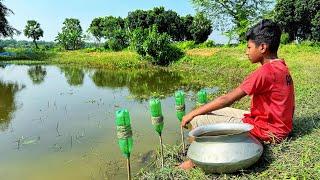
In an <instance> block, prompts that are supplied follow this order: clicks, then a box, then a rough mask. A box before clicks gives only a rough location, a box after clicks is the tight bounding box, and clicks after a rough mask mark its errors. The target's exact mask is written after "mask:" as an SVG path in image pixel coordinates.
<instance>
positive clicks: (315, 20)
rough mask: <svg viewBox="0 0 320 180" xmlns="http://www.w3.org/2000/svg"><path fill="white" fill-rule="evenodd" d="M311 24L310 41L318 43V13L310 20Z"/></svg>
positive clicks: (319, 26) (319, 13)
mask: <svg viewBox="0 0 320 180" xmlns="http://www.w3.org/2000/svg"><path fill="white" fill-rule="evenodd" d="M311 24H312V28H311V33H312V39H313V40H315V41H319V42H320V11H319V12H318V13H317V14H316V16H315V17H314V18H313V19H312V21H311Z"/></svg>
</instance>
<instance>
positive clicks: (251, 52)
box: [246, 39, 265, 63]
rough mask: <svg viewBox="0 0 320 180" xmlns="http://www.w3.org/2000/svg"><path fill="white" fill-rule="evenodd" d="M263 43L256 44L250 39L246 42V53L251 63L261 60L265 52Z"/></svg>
mask: <svg viewBox="0 0 320 180" xmlns="http://www.w3.org/2000/svg"><path fill="white" fill-rule="evenodd" d="M264 46H265V44H261V45H259V46H256V44H255V43H254V41H252V40H250V39H249V41H248V43H247V51H246V55H247V56H248V58H249V60H250V61H251V63H257V62H261V61H262V60H263V54H264V53H265V47H264Z"/></svg>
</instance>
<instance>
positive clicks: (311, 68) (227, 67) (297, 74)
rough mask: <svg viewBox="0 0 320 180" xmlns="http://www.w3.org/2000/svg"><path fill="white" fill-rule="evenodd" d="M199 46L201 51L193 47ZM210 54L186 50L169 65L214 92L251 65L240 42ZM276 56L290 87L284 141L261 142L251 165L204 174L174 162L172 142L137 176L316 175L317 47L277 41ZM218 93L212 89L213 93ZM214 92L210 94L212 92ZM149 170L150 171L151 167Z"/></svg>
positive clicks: (319, 175) (319, 163)
mask: <svg viewBox="0 0 320 180" xmlns="http://www.w3.org/2000/svg"><path fill="white" fill-rule="evenodd" d="M198 51H202V50H198ZM213 51H214V52H215V53H214V55H212V56H211V55H210V56H207V54H208V53H207V52H206V50H203V55H201V54H202V53H200V52H197V53H196V54H197V55H195V56H193V55H192V54H189V55H188V56H186V57H185V58H184V59H182V60H181V61H179V62H177V63H175V64H174V65H172V66H171V68H173V69H176V70H183V71H191V72H193V73H195V74H197V75H196V76H194V78H199V81H204V82H203V83H206V84H207V85H208V86H210V85H211V86H212V85H219V86H221V88H222V91H220V93H219V94H221V93H224V92H226V91H229V90H231V89H232V88H234V87H236V86H237V85H238V84H239V83H240V82H241V81H242V79H243V78H244V77H245V76H246V75H247V74H248V73H249V72H250V71H252V70H253V69H255V68H256V67H257V66H256V65H250V64H249V63H248V60H246V57H245V56H244V47H236V48H220V49H213ZM279 56H280V57H282V58H284V59H285V60H286V62H287V64H288V66H289V68H290V69H291V73H292V76H293V80H294V83H295V92H296V112H295V118H294V129H293V133H292V136H291V137H289V138H288V140H286V141H284V142H283V143H281V144H277V145H267V146H265V151H264V154H263V157H262V158H261V160H260V161H259V162H258V163H257V164H255V165H253V166H252V167H251V168H249V169H247V170H244V171H242V172H239V173H234V174H222V175H206V174H204V173H203V172H202V171H201V170H200V169H194V170H191V171H188V172H183V171H180V170H179V169H177V168H174V166H175V165H176V164H178V163H180V162H181V161H182V160H183V157H182V156H178V153H179V152H180V149H179V148H178V147H177V146H168V147H167V148H166V159H167V161H166V163H167V164H166V167H165V168H164V169H162V170H161V169H160V166H159V164H160V163H159V162H157V161H156V162H154V163H153V164H151V165H150V167H147V168H146V169H143V170H142V171H141V172H140V174H139V175H138V176H137V178H139V179H149V178H150V179H174V178H173V177H179V178H178V179H286V178H289V179H290V178H291V179H320V138H319V136H320V127H319V123H320V107H319V105H318V102H320V96H319V93H320V73H319V72H320V49H319V48H312V47H306V46H303V47H299V46H296V45H287V46H283V47H281V49H280V52H279ZM217 95H218V94H217ZM214 96H216V95H214ZM234 107H237V108H242V109H248V108H249V99H248V98H245V99H244V100H241V101H240V102H238V103H237V104H235V105H234ZM154 169H155V170H154Z"/></svg>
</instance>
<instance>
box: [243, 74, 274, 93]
mask: <svg viewBox="0 0 320 180" xmlns="http://www.w3.org/2000/svg"><path fill="white" fill-rule="evenodd" d="M240 88H241V89H242V90H243V91H244V92H245V93H246V94H247V95H252V94H261V93H264V92H266V91H268V90H269V89H270V82H269V80H268V78H267V73H266V72H264V71H263V70H262V69H258V70H256V71H254V72H253V73H251V74H250V75H249V76H247V77H246V78H245V79H244V81H243V82H242V83H241V85H240Z"/></svg>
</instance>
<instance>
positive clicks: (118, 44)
mask: <svg viewBox="0 0 320 180" xmlns="http://www.w3.org/2000/svg"><path fill="white" fill-rule="evenodd" d="M128 39H129V38H128V36H127V34H126V32H125V31H124V30H116V31H114V32H113V35H112V37H110V38H109V39H108V41H107V45H108V46H107V47H108V48H109V49H111V50H113V51H120V50H122V49H124V48H126V47H128V45H129V40H128Z"/></svg>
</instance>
